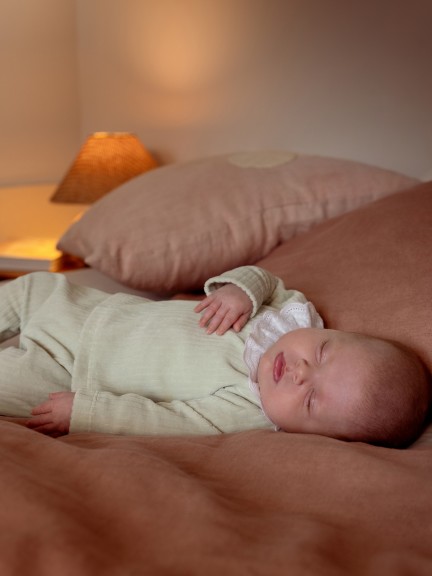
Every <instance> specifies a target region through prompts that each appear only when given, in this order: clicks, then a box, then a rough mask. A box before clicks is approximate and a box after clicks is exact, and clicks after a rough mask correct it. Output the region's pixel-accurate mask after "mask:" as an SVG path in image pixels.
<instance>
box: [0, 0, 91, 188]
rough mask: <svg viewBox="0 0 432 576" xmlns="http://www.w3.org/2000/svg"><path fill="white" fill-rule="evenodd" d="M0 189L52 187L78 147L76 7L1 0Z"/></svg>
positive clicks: (57, 1)
mask: <svg viewBox="0 0 432 576" xmlns="http://www.w3.org/2000/svg"><path fill="white" fill-rule="evenodd" d="M0 74H1V90H0V186H7V185H12V184H24V183H42V182H53V181H55V180H57V179H58V178H59V177H60V176H61V175H62V173H63V171H64V170H65V167H66V166H67V165H68V164H69V162H70V161H71V157H72V155H73V154H74V153H75V151H76V148H77V146H78V143H79V141H80V133H79V130H80V124H79V122H80V120H79V86H78V74H77V50H76V6H75V0H0Z"/></svg>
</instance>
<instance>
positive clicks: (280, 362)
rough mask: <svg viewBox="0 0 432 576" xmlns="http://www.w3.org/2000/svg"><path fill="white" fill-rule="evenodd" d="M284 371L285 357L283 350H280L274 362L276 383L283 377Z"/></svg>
mask: <svg viewBox="0 0 432 576" xmlns="http://www.w3.org/2000/svg"><path fill="white" fill-rule="evenodd" d="M284 371H285V358H284V355H283V352H279V354H278V355H277V356H276V358H275V361H274V364H273V379H274V381H275V382H276V384H277V383H278V382H279V380H280V379H281V378H282V376H283V373H284Z"/></svg>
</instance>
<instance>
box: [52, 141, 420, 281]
mask: <svg viewBox="0 0 432 576" xmlns="http://www.w3.org/2000/svg"><path fill="white" fill-rule="evenodd" d="M415 182H417V181H416V180H414V179H412V178H409V177H407V176H403V175H401V174H397V173H394V172H390V171H388V170H383V169H381V168H377V167H374V166H368V165H364V164H360V163H357V162H352V161H348V160H338V159H332V158H321V157H316V156H299V155H295V154H291V153H289V152H283V151H282V152H281V151H279V152H269V151H267V152H259V153H248V154H232V155H225V156H218V157H213V158H205V159H202V160H198V161H195V162H187V163H181V164H180V163H179V164H175V165H172V166H167V167H163V168H156V169H154V170H152V171H150V172H147V173H145V174H143V175H141V176H138V177H137V178H134V179H133V180H130V181H129V182H127V183H126V184H124V185H122V186H121V187H119V188H118V189H116V190H114V191H113V192H111V193H110V194H108V195H107V196H105V197H104V198H102V199H101V200H99V201H98V202H96V203H95V204H94V205H93V206H92V207H91V208H90V209H89V210H88V211H87V212H86V213H85V214H84V216H83V217H82V218H81V219H80V220H79V221H78V222H76V223H74V224H73V225H72V226H71V227H70V228H69V229H68V230H67V231H66V232H65V234H64V235H63V237H62V238H61V239H60V242H59V244H58V245H59V248H60V249H61V250H63V251H65V252H68V253H70V254H73V255H75V256H79V257H80V258H82V259H83V260H85V262H86V263H87V264H89V265H90V266H92V267H93V268H96V269H98V270H99V271H101V272H104V273H105V274H108V275H109V276H111V277H113V278H114V279H115V280H117V281H119V282H122V283H124V284H127V285H128V286H130V287H133V288H136V289H139V290H150V291H155V292H170V291H174V290H190V289H194V288H201V287H202V285H203V283H204V281H205V280H206V279H207V278H208V277H210V276H213V275H216V274H219V273H221V272H223V271H224V270H227V269H230V268H234V267H235V266H240V265H242V264H250V263H253V262H255V261H256V260H258V259H259V258H262V257H263V256H265V255H266V254H268V252H269V251H270V250H271V249H272V248H274V247H275V246H276V245H277V244H279V243H280V242H281V241H284V240H286V239H288V238H290V237H292V236H294V235H295V234H298V233H299V232H304V231H305V230H307V229H308V228H310V226H312V225H314V224H316V223H317V222H321V221H322V220H325V219H327V218H330V217H332V216H335V215H337V214H341V213H344V212H347V211H349V210H352V209H354V208H356V207H358V206H360V205H363V204H365V203H367V202H371V201H372V200H374V199H376V198H378V197H381V196H385V195H387V194H390V193H393V192H395V191H398V190H402V189H404V188H408V187H410V186H412V185H413V184H414V183H415Z"/></svg>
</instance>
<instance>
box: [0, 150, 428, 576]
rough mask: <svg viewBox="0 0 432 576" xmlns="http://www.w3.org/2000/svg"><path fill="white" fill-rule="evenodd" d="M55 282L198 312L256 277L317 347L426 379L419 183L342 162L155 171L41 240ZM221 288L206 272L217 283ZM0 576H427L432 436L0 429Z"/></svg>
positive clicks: (279, 158) (254, 158)
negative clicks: (250, 270)
mask: <svg viewBox="0 0 432 576" xmlns="http://www.w3.org/2000/svg"><path fill="white" fill-rule="evenodd" d="M60 246H61V247H62V249H63V250H65V251H67V252H69V253H72V254H74V255H75V256H79V257H81V258H83V259H84V260H85V261H86V263H87V265H88V268H85V269H84V270H80V271H75V272H69V273H67V274H68V275H69V276H70V278H71V279H72V281H75V282H79V283H84V284H89V285H95V286H96V287H98V288H104V289H107V290H108V291H117V290H124V291H132V292H133V293H137V294H143V295H144V296H146V297H154V298H168V297H169V298H171V297H194V298H197V297H199V290H200V286H201V285H202V281H203V279H205V277H207V276H209V275H212V274H214V273H217V272H218V271H222V270H223V269H226V268H229V267H234V266H237V265H242V264H246V263H255V264H257V265H259V266H262V267H264V268H266V269H268V270H270V271H271V272H273V273H274V274H276V275H278V276H280V277H281V278H283V280H284V281H285V284H286V285H287V286H290V287H294V288H297V289H299V290H301V291H303V292H304V293H305V294H306V295H307V296H308V297H309V298H310V300H312V301H313V302H314V303H315V305H316V307H317V308H318V310H319V312H320V313H321V314H322V316H323V317H324V320H325V322H326V325H327V326H329V327H333V328H340V329H346V330H354V331H363V332H367V333H371V334H374V335H377V336H383V337H389V338H394V339H396V340H399V341H401V342H403V343H405V344H407V345H409V346H411V347H412V348H414V349H415V350H416V351H417V352H418V353H419V354H420V355H421V356H422V358H423V360H424V361H425V362H426V364H427V365H428V367H429V369H432V307H431V304H430V297H431V293H432V266H431V256H430V253H431V248H432V182H429V183H428V182H425V183H420V182H418V181H416V180H415V179H412V178H409V177H407V176H404V175H402V174H396V173H393V172H389V171H387V170H384V169H382V168H378V167H374V166H366V165H363V164H359V163H356V162H353V161H346V160H336V159H331V158H320V157H312V156H311V157H305V156H299V155H295V154H291V155H290V154H288V153H286V154H284V153H279V154H276V153H274V152H272V153H269V152H266V153H261V154H260V155H251V154H239V155H225V156H220V157H217V158H212V159H205V160H204V159H202V160H200V161H197V162H192V163H185V164H181V165H174V166H170V167H165V168H161V169H156V170H154V171H152V172H151V173H148V174H146V175H143V176H140V177H138V178H136V179H134V180H133V181H130V182H128V183H126V184H125V185H123V186H121V187H120V188H119V189H117V190H115V191H113V192H112V193H110V194H109V195H108V196H106V197H105V198H103V199H102V200H100V201H99V202H98V203H96V204H95V205H93V206H92V207H91V208H90V209H89V211H88V212H86V214H85V215H84V216H83V218H81V219H80V220H79V221H78V222H76V223H74V224H73V225H72V226H71V227H70V229H68V230H67V231H66V232H65V234H64V235H63V237H62V238H61V239H60ZM219 269H220V270H219ZM0 429H1V435H0V451H1V466H0V499H1V510H2V518H3V527H4V529H3V530H2V531H1V534H0V572H1V573H2V574H27V573H32V574H43V575H44V576H50V575H58V574H62V575H68V574H71V575H75V574H79V575H82V576H84V575H87V574H88V575H95V574H118V575H122V576H123V575H126V574H151V575H158V574H164V575H165V574H176V575H177V574H208V575H211V574H215V575H220V574H233V575H234V574H235V575H236V576H237V575H241V574H256V575H258V574H262V575H269V574H295V575H303V574H304V575H306V574H320V575H321V574H322V575H332V576H334V575H337V574H341V575H342V574H343V575H346V574H351V575H355V574H362V575H371V576H372V575H378V574H379V575H382V574H392V576H393V575H398V574H400V575H402V574H404V575H405V574H416V575H425V576H426V575H429V574H431V571H432V548H431V542H432V520H431V518H432V482H431V477H432V432H431V430H430V429H429V428H427V429H426V430H425V431H424V433H423V434H422V436H421V437H420V438H419V440H418V441H417V442H416V443H415V444H414V445H412V446H411V447H410V448H408V449H406V450H392V449H386V448H378V447H374V446H369V445H366V444H362V443H346V442H342V441H338V440H333V439H330V438H325V437H321V436H316V435H299V434H284V433H277V432H272V431H267V430H260V431H251V432H242V433H238V434H228V435H221V436H201V437H199V436H198V437H197V436H193V437H192V436H189V437H158V436H154V437H137V436H128V437H127V436H114V435H102V434H71V435H69V436H65V437H62V438H59V439H52V438H49V437H45V436H43V435H40V434H38V433H36V432H33V431H30V430H28V429H26V428H25V427H23V426H20V425H17V424H16V423H14V422H9V421H1V422H0Z"/></svg>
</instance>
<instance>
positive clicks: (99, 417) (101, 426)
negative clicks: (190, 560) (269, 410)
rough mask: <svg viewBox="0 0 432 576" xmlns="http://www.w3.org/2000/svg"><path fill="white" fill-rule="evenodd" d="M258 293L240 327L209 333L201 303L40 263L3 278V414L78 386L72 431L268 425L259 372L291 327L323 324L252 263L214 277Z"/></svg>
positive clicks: (19, 412)
mask: <svg viewBox="0 0 432 576" xmlns="http://www.w3.org/2000/svg"><path fill="white" fill-rule="evenodd" d="M223 283H233V284H235V285H237V286H239V287H240V288H242V289H243V290H244V291H245V292H246V293H247V294H248V295H249V297H250V298H251V300H252V304H253V312H252V317H254V319H253V320H249V321H248V322H247V324H246V326H245V327H244V328H243V329H242V330H241V331H240V332H239V333H236V332H235V331H234V330H232V329H231V330H228V331H227V332H226V333H225V334H224V335H222V336H218V335H216V334H212V335H208V334H206V332H205V330H204V329H203V328H201V327H200V326H199V325H198V321H199V317H198V315H197V314H196V313H195V312H194V311H193V309H194V307H195V306H196V302H193V301H181V300H167V301H157V302H155V301H152V300H147V299H144V298H141V297H139V296H131V295H128V294H121V293H120V294H114V295H112V294H106V293H104V292H101V291H99V290H95V289H92V288H87V287H83V286H76V285H74V284H71V283H69V282H68V281H67V280H66V278H65V277H64V276H63V275H62V274H52V273H46V272H37V273H33V274H28V275H26V276H22V277H20V278H18V279H16V280H14V281H12V282H9V283H6V284H5V285H3V286H1V287H0V341H4V340H5V339H7V338H9V337H11V336H13V335H15V334H17V333H20V341H19V347H18V348H16V347H9V348H5V349H3V350H1V351H0V414H3V415H8V416H27V415H29V413H30V411H31V409H32V408H33V407H34V406H36V405H38V404H40V403H41V402H43V401H45V400H46V399H47V397H48V394H49V393H50V392H59V391H72V392H74V393H75V397H74V402H73V407H72V417H71V424H70V432H107V433H115V434H162V435H171V434H172V435H174V434H217V433H221V432H237V431H241V430H248V429H256V428H270V427H272V424H271V422H270V421H269V420H268V419H267V417H266V416H265V414H264V413H263V411H262V408H261V404H260V399H259V394H258V389H257V385H256V371H257V367H258V362H259V359H260V357H261V354H262V353H263V351H265V350H266V349H267V348H269V346H271V345H272V344H273V343H274V342H275V341H276V340H277V339H278V338H279V337H280V336H282V335H283V334H284V333H286V332H288V331H289V330H293V329H295V328H300V327H322V320H321V318H320V317H319V315H318V314H317V312H316V310H315V308H314V307H313V305H312V304H311V303H310V302H307V301H306V299H305V297H304V296H303V294H301V293H300V292H297V291H295V290H286V289H285V288H284V286H283V283H282V281H281V280H280V279H278V278H276V277H274V276H273V275H272V274H270V273H268V272H266V271H265V270H263V269H261V268H257V267H254V266H244V267H241V268H236V269H234V270H231V271H229V272H226V273H224V274H222V275H220V276H217V277H214V278H211V279H210V280H208V281H207V282H206V284H205V287H204V288H205V292H206V294H210V293H211V292H212V291H213V290H215V289H216V288H217V287H218V286H220V285H221V284H223Z"/></svg>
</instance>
